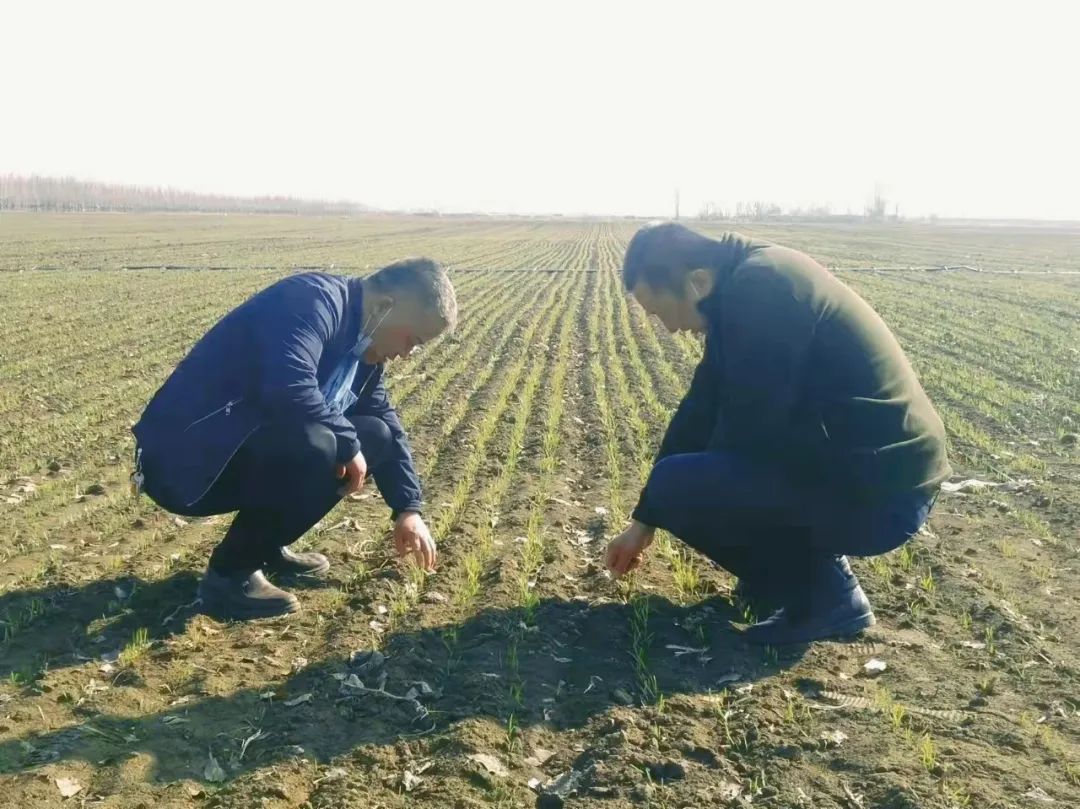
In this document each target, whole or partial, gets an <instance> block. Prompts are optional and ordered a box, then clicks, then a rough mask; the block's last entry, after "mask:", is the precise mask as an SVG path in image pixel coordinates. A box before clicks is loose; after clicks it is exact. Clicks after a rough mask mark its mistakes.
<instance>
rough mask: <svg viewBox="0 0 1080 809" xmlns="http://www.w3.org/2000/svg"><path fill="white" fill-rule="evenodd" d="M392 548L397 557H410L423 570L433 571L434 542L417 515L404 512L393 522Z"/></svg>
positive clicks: (435, 554)
mask: <svg viewBox="0 0 1080 809" xmlns="http://www.w3.org/2000/svg"><path fill="white" fill-rule="evenodd" d="M394 548H395V549H396V550H397V555H398V556H409V555H411V556H412V558H413V559H414V560H416V564H418V565H419V566H420V567H422V568H423V569H424V570H427V571H429V572H430V571H432V570H434V569H435V560H436V559H437V558H438V554H437V553H436V551H435V540H434V539H432V538H431V532H430V531H429V530H428V527H427V526H426V525H425V524H424V520H423V519H422V518H421V517H420V515H419V514H416V513H415V512H412V511H406V512H404V513H403V514H400V515H398V518H397V520H396V521H395V522H394Z"/></svg>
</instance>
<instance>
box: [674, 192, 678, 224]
mask: <svg viewBox="0 0 1080 809" xmlns="http://www.w3.org/2000/svg"><path fill="white" fill-rule="evenodd" d="M675 221H676V222H677V221H679V189H678V188H676V189H675Z"/></svg>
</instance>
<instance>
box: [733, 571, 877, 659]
mask: <svg viewBox="0 0 1080 809" xmlns="http://www.w3.org/2000/svg"><path fill="white" fill-rule="evenodd" d="M810 579H811V581H810V582H808V584H809V585H810V588H809V589H808V591H807V597H806V598H805V599H803V600H802V603H792V604H789V605H787V606H785V607H782V608H781V609H778V610H777V611H776V612H774V613H773V614H772V615H771V616H770V617H769V618H766V619H765V620H764V621H760V622H758V623H756V624H753V625H751V626H749V627H747V628H746V630H745V631H744V633H743V635H744V637H745V638H746V639H747V640H749V641H750V642H751V643H760V644H768V645H770V646H783V645H786V644H794V643H810V642H812V641H815V640H825V639H827V638H844V637H851V636H852V635H856V634H858V633H859V632H862V631H863V630H864V629H868V628H869V627H871V626H873V625H874V623H875V622H876V619H875V618H874V611H873V609H872V608H871V607H870V600H869V599H868V598H867V597H866V593H865V592H863V589H862V586H861V585H860V584H859V580H858V579H857V578H856V577H855V574H854V573H853V572H852V570H851V565H849V564H848V561H847V559H846V558H845V557H843V556H840V557H831V558H828V559H827V560H825V561H823V563H822V564H820V565H818V566H817V569H816V570H815V571H813V572H812V573H811V574H810Z"/></svg>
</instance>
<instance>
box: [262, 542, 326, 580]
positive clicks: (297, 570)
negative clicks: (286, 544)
mask: <svg viewBox="0 0 1080 809" xmlns="http://www.w3.org/2000/svg"><path fill="white" fill-rule="evenodd" d="M263 570H265V571H266V572H267V573H270V574H273V575H276V576H303V577H305V578H311V579H325V578H326V574H327V573H328V572H329V571H330V560H329V559H327V558H326V557H325V556H323V555H322V554H321V553H314V552H310V553H293V552H292V551H290V550H289V549H288V548H281V553H280V554H278V555H276V556H273V557H271V558H270V559H267V560H266V561H265V562H264V563H263Z"/></svg>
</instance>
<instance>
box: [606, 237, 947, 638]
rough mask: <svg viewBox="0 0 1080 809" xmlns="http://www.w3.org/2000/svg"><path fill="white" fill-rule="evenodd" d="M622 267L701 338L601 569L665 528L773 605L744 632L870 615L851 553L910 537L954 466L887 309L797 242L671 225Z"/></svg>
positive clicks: (782, 634) (812, 630)
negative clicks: (652, 460)
mask: <svg viewBox="0 0 1080 809" xmlns="http://www.w3.org/2000/svg"><path fill="white" fill-rule="evenodd" d="M623 280H624V282H625V286H626V288H627V289H628V290H630V291H631V292H632V293H633V295H634V297H636V298H637V300H638V302H639V303H640V304H641V305H642V306H643V307H644V309H645V310H646V311H647V312H649V313H651V314H654V315H656V316H657V317H658V318H659V319H660V321H661V322H662V323H663V324H664V325H665V326H666V327H667V328H668V329H669V330H671V331H679V330H688V331H693V332H698V333H701V334H704V335H705V348H704V355H703V357H702V359H701V362H700V364H699V365H698V367H697V370H696V372H695V373H694V378H693V381H692V382H691V385H690V389H689V392H688V393H687V394H686V396H685V398H684V399H683V401H682V403H681V404H680V406H679V408H678V410H677V411H676V413H675V415H674V417H673V418H672V420H671V424H670V425H669V427H668V429H667V433H666V435H665V436H664V439H663V442H662V444H661V446H660V451H659V454H658V457H657V459H656V464H655V466H654V467H653V470H652V473H651V475H650V477H649V480H648V482H647V484H646V486H645V488H644V489H643V491H642V493H641V497H640V500H639V502H638V504H637V507H636V508H635V510H634V512H633V515H632V516H633V523H632V524H631V526H630V527H629V528H627V529H626V530H625V531H624V532H623V533H622V534H621V535H620V536H618V537H617V538H615V539H614V540H612V542H611V543H610V545H609V547H608V551H607V563H608V566H609V568H610V569H611V570H612V572H613V573H615V574H616V575H622V574H624V573H626V572H627V571H628V570H630V569H632V568H633V567H635V566H636V565H637V564H638V563H639V562H640V559H641V555H642V553H643V552H644V551H645V549H646V548H648V547H649V544H650V543H651V542H652V540H653V533H654V531H655V530H656V529H657V528H663V529H666V530H668V531H670V532H671V533H672V534H674V535H675V536H677V537H679V538H680V539H682V540H683V541H684V542H686V543H688V544H689V545H691V546H693V547H694V548H696V549H697V550H698V551H700V552H701V553H703V554H705V555H706V556H708V557H710V558H711V559H713V560H714V561H715V562H717V563H718V564H719V565H721V566H722V567H724V568H726V569H727V570H729V571H730V572H732V573H734V574H735V575H736V576H737V577H738V578H739V584H738V587H737V593H738V594H739V595H740V596H742V597H743V598H744V600H746V601H749V602H750V603H755V604H758V605H769V609H770V610H775V612H773V613H772V615H771V617H768V618H767V619H766V620H764V621H761V622H760V623H757V624H754V625H752V626H750V627H749V628H748V629H747V637H748V638H749V639H750V640H753V641H756V642H761V643H768V644H783V643H803V642H808V641H813V640H817V639H822V638H827V637H832V636H844V635H851V634H855V633H857V632H859V631H861V630H863V629H865V628H866V627H869V626H871V625H872V624H873V623H874V614H873V611H872V610H871V607H870V603H869V601H868V600H867V598H866V595H865V594H864V592H863V590H862V588H861V587H860V585H859V582H858V580H857V579H856V578H855V575H854V574H853V573H852V571H851V568H850V566H849V565H848V561H847V559H846V558H845V555H846V554H850V555H859V556H871V555H876V554H882V553H885V552H887V551H890V550H892V549H894V548H896V547H898V546H899V545H901V544H903V543H904V542H906V541H907V540H908V539H910V538H911V537H912V536H913V535H914V534H915V533H916V532H917V531H918V530H919V528H920V526H921V525H922V524H923V522H924V521H925V520H926V518H927V515H928V513H929V511H930V508H931V506H932V504H933V502H934V499H935V497H936V494H937V491H938V488H939V485H940V483H941V482H942V481H943V480H945V478H946V477H948V475H949V473H950V471H951V470H950V468H949V464H948V461H947V459H946V455H945V430H944V427H943V425H942V422H941V419H940V418H939V417H938V414H937V413H936V412H935V410H934V408H933V406H932V405H931V403H930V401H929V399H928V398H927V396H926V393H925V392H924V391H923V388H922V386H921V385H920V383H919V381H918V379H917V378H916V376H915V372H914V371H913V370H912V367H911V365H910V364H909V362H908V360H907V358H906V357H905V356H904V353H903V351H902V350H901V347H900V345H899V344H898V342H897V341H896V339H895V338H894V337H893V335H892V333H891V332H890V331H889V329H888V327H887V326H886V325H885V323H884V321H883V320H882V319H881V317H880V316H879V315H878V314H877V313H876V312H875V311H874V310H873V309H872V308H871V307H870V306H869V305H868V304H867V303H866V302H865V301H864V300H863V299H862V298H860V297H859V296H858V295H857V294H856V293H855V292H854V291H853V290H851V289H850V288H849V287H847V286H846V285H844V284H843V283H841V282H840V281H839V280H838V279H837V278H836V277H835V276H833V275H832V274H831V273H829V272H828V271H827V270H826V269H825V268H824V267H822V266H821V265H820V264H818V263H817V262H816V261H814V260H813V259H811V258H810V257H808V256H806V255H804V254H802V253H800V252H797V251H795V250H791V249H788V248H784V247H780V246H777V245H772V244H768V243H764V242H758V241H753V240H750V239H747V238H744V237H742V236H739V235H738V234H726V235H724V236H723V237H722V238H719V239H711V238H707V237H705V236H702V235H699V234H697V233H695V232H693V231H691V230H689V229H687V228H685V227H682V226H681V225H677V224H664V225H658V226H654V227H650V228H646V229H643V230H641V231H639V232H638V233H637V234H636V235H635V236H634V238H633V239H632V240H631V242H630V245H629V246H628V248H627V251H626V257H625V261H624V265H623Z"/></svg>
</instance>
